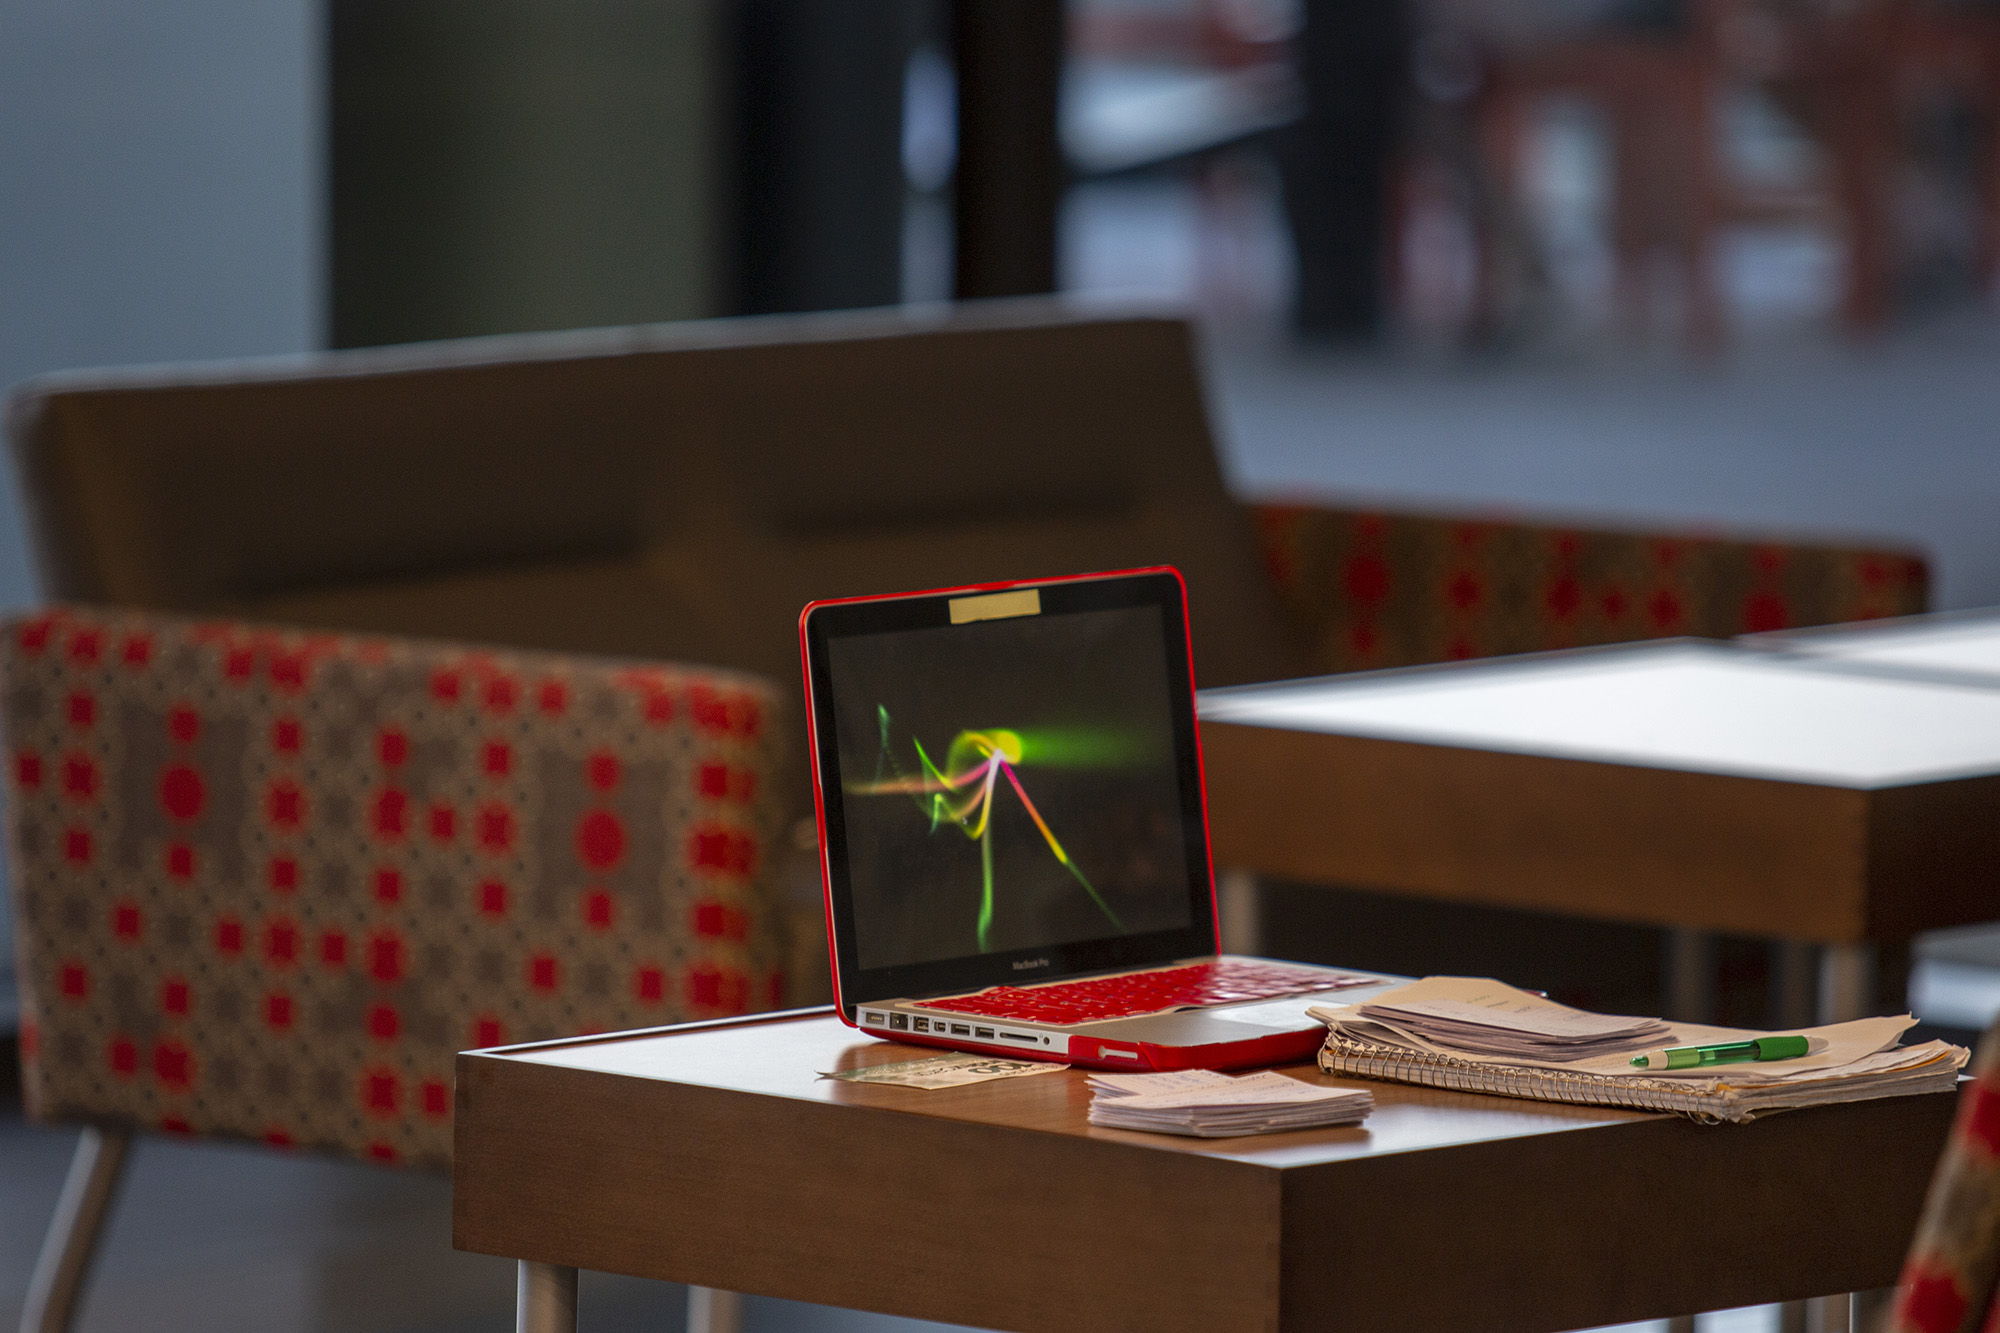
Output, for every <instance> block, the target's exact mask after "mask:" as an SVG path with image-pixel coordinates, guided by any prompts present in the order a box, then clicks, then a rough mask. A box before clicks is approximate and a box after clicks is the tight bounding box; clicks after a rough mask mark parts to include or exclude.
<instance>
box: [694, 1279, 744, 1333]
mask: <svg viewBox="0 0 2000 1333" xmlns="http://www.w3.org/2000/svg"><path fill="white" fill-rule="evenodd" d="M742 1330H743V1294H742V1293H741V1292H736V1291H717V1290H716V1289H715V1288H714V1287H689V1288H688V1320H687V1333H742Z"/></svg>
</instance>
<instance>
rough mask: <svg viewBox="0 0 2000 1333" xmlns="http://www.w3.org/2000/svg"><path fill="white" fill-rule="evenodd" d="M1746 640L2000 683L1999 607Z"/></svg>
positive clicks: (1848, 660)
mask: <svg viewBox="0 0 2000 1333" xmlns="http://www.w3.org/2000/svg"><path fill="white" fill-rule="evenodd" d="M1744 642H1745V643H1746V644H1748V645H1749V646H1751V647H1755V648H1771V649H1776V650H1778V651H1781V652H1787V653H1797V654H1804V655H1807V656H1811V657H1817V658H1823V659H1826V660H1829V661H1837V662H1845V663H1848V664H1849V665H1852V666H1857V667H1875V668H1881V669H1884V670H1888V671H1897V672H1903V673H1906V674H1910V675H1918V676H1922V675H1928V676H1931V677H1933V678H1937V679H1957V680H1959V681H1961V682H1963V683H1965V684H1984V685H1988V686H2000V609H1992V608H1988V609H1984V610H1979V611H1956V612H1948V613H1946V614H1943V615H1933V616H1907V617H1903V618H1899V619H1896V620H1884V621H1877V622H1871V623H1866V624H1859V625H1828V626H1825V627H1822V628H1819V629H1807V630H1788V631H1786V632H1783V633H1779V634H1760V635H1756V636H1754V637H1751V638H1748V639H1745V640H1744Z"/></svg>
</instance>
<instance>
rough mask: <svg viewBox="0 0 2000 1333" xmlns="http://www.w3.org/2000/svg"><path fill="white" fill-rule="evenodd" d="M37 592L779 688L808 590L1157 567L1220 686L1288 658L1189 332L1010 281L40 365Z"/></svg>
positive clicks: (35, 424) (1270, 671) (791, 675)
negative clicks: (758, 314) (881, 300)
mask: <svg viewBox="0 0 2000 1333" xmlns="http://www.w3.org/2000/svg"><path fill="white" fill-rule="evenodd" d="M9 416H10V432H11V434H12V437H13V441H14V446H15V449H16V451H17V455H18V458H19V462H20V464H21V466H22V469H23V473H24V479H25V483H26V487H27V491H28V495H29V507H30V510H31V514H32V522H33V523H34V525H35V529H36V540H37V543H38V546H39V550H40V554H41V559H42V564H43V574H44V580H45V584H46V590H47V592H48V593H49V594H50V595H51V596H54V597H61V598H65V599H71V600H80V601H91V602H108V603H116V604H121V605H128V606H134V607H145V608H152V609H165V610H176V611H191V612H197V613H216V614H226V615H232V616H240V617H248V618H255V619H258V620H265V621H278V622H290V623H298V624H306V625H314V626H325V627H330V628H336V629H347V630H373V631H383V632H393V633H406V634H422V635H432V636H450V637H456V638H463V639H474V640H483V641H488V642H493V643H500V644H509V645H518V646H523V647H534V648H558V649H566V650H580V651H591V652H604V653H614V654H630V655H636V656H644V657H654V658H666V659H672V660H677V661H683V662H712V663H718V664H722V665H727V666H735V667H741V668H747V669H750V670H755V671H759V672H764V673H767V674H771V675H774V676H777V677H778V678H780V679H789V680H794V681H795V680H796V678H797V675H798V666H797V661H798V655H797V646H796V642H797V641H796V632H795V624H796V617H797V615H798V611H799V608H800V607H801V606H802V605H803V604H804V603H805V602H807V601H808V600H811V599H812V598H815V597H832V596H844V595H852V594H860V593H870V592H893V591H901V590H907V589H914V588H919V587H930V586H938V585H943V584H953V583H963V582H975V581H986V580H999V579H1013V578H1031V577H1038V576H1043V575H1054V574H1065V573H1073V572H1078V571H1083V570H1091V569H1106V568H1115V567H1120V566H1129V565H1139V564H1151V563H1172V564H1175V565H1178V566H1179V567H1180V568H1181V569H1182V570H1183V571H1184V572H1185V574H1186V575H1187V579H1188V585H1189V591H1190V598H1191V601H1192V614H1193V623H1194V625H1195V627H1196V629H1195V634H1196V659H1197V670H1198V672H1199V675H1200V678H1201V680H1202V682H1203V683H1204V684H1224V683H1231V682H1238V681H1247V680H1255V679H1267V678H1271V677H1276V676H1283V675H1286V674H1291V673H1295V671H1296V670H1297V668H1298V666H1299V665H1300V663H1299V659H1298V658H1297V657H1295V656H1294V654H1293V651H1292V649H1291V646H1290V645H1289V644H1288V643H1286V642H1285V640H1284V639H1283V631H1282V630H1281V628H1280V626H1281V621H1280V613H1279V611H1278V608H1277V603H1276V599H1275V594H1274V593H1273V591H1272V590H1271V588H1270V586H1269V584H1268V581H1267V580H1265V579H1264V578H1263V577H1262V574H1261V571H1260V569H1259V568H1258V565H1257V560H1256V557H1255V555H1254V552H1253V542H1252V538H1251V535H1250V532H1249V528H1248V523H1247V520H1246V518H1245V516H1244V515H1243V513H1242V511H1241V510H1240V509H1239V508H1238V507H1237V506H1236V505H1234V504H1233V503H1232V502H1231V501H1230V500H1229V498H1228V496H1227V495H1226V493H1225V491H1224V488H1223V483H1222V478H1221V476H1220V473H1219V471H1218V469H1217V464H1216V461H1215V453H1214V449H1213V446H1212V443H1211V440H1210V436H1209V431H1208V422H1207V417H1206V413H1205V411H1204V407H1203V403H1202V398H1201V388H1200V381H1199V377H1198V373H1197V370H1196V364H1195V357H1194V349H1193V346H1192V341H1191V334H1190V331H1189V329H1188V327H1187V326H1186V325H1185V324H1184V323H1182V322H1180V321H1178V320H1170V319H1159V318H1115V319H1102V318H1098V319H1090V318H1077V317H1074V316H1071V315H1069V314H1066V313H1064V312H1063V311H1062V310H1061V309H1060V308H1059V307H1055V306H1053V305H1051V304H1048V303H1040V302H1034V303H1007V304H1003V305H998V306H993V307H987V308H984V309H974V310H973V311H971V312H970V313H960V314H954V315H951V316H948V317H939V316H935V315H933V316H931V317H929V318H928V319H922V318H913V317H911V316H908V315H899V314H893V313H888V314H864V315H842V316H821V317H798V318H785V319H766V320H749V321H722V322H716V323H710V324H696V325H683V326H662V327H653V328H639V329H623V330H597V331H591V332H588V333H582V334H563V335H547V336H536V337H528V338H506V339H480V340H470V341H466V342H459V343H439V344H430V345H421V346H415V347H409V348H397V349H387V350H382V351H371V352H359V353H335V354H328V355H324V356H317V357H309V358H302V359H298V360H295V361H288V362H283V363H271V362H263V363H241V364H236V365H222V366H213V367H190V368H184V369H170V370H167V371H164V372H158V373H129V372H128V373H108V374H100V375H96V376H91V377H77V376H65V377H54V378H50V379H45V380H41V381H36V382H33V383H31V384H29V385H27V386H24V388H23V389H22V390H21V391H19V392H18V393H17V394H16V395H15V398H14V401H13V403H12V405H11V410H10V414H9Z"/></svg>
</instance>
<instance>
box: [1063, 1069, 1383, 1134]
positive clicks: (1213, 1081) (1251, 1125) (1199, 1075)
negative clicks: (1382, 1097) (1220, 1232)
mask: <svg viewBox="0 0 2000 1333" xmlns="http://www.w3.org/2000/svg"><path fill="white" fill-rule="evenodd" d="M1090 1086H1091V1089H1092V1091H1093V1092H1094V1094H1095V1095H1094V1096H1093V1097H1092V1098H1091V1100H1090V1123H1091V1124H1093V1125H1103V1126H1105V1127H1106V1128H1110V1129H1143V1130H1150V1131H1152V1132H1154V1133H1156V1134H1191V1135H1194V1136H1195V1137H1197V1138H1204V1139H1223V1138H1234V1137H1237V1136H1239V1135H1243V1134H1272V1133H1277V1132H1278V1131H1280V1130H1288V1129H1318V1128H1321V1127H1322V1126H1325V1125H1351V1124H1354V1123H1355V1122H1356V1121H1358V1120H1360V1119H1361V1118H1362V1117H1363V1116H1365V1115H1367V1114H1368V1113H1369V1112H1370V1111H1372V1110H1374V1109H1375V1099H1374V1098H1373V1097H1372V1096H1370V1095H1369V1094H1368V1093H1366V1092H1363V1091H1361V1090H1360V1089H1358V1088H1323V1087H1317V1086H1315V1085H1313V1084H1311V1083H1302V1082H1300V1081H1299V1080H1298V1079H1295V1078H1287V1077H1286V1076H1285V1075H1283V1074H1280V1073H1278V1072H1277V1071H1275V1070H1270V1069H1267V1070H1264V1071H1262V1072H1261V1073H1256V1074H1245V1075H1242V1076H1241V1077H1239V1078H1231V1077H1230V1076H1229V1075H1227V1074H1218V1073H1215V1072H1214V1071H1212V1070H1207V1069H1184V1070H1178V1071H1176V1072H1174V1073H1171V1074H1092V1075H1091V1076H1090Z"/></svg>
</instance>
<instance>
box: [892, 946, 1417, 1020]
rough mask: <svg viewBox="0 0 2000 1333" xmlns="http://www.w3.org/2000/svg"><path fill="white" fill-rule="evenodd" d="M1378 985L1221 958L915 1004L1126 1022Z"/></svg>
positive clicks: (996, 1014) (1018, 1016)
mask: <svg viewBox="0 0 2000 1333" xmlns="http://www.w3.org/2000/svg"><path fill="white" fill-rule="evenodd" d="M1376 980H1377V978H1375V977H1365V976H1356V975H1354V974H1352V973H1347V972H1323V971H1318V970H1316V969H1312V968H1304V967H1289V966H1287V965H1285V964H1283V963H1260V962H1253V961H1251V960H1249V959H1240V958H1223V959H1217V960H1216V961H1215V962H1212V963H1192V964H1189V965H1188V966H1185V967H1166V968H1158V969H1156V970H1154V971H1151V972H1127V973H1123V974H1121V975H1119V976H1112V977H1092V978H1090V979H1089V980H1086V981H1056V982H1051V983H1049V984H1048V985H1045V986H992V987H988V988H987V989H986V990H983V991H979V992H976V993H975V994H972V995H953V996H948V997H946V998H944V999H939V1000H920V1001H917V1005H918V1007H920V1008H924V1009H942V1010H945V1011H946V1012H947V1013H953V1014H976V1015H978V1016H979V1017H981V1018H999V1019H1013V1020H1014V1021H1016V1022H1020V1023H1060V1024H1065V1025H1066V1024H1071V1023H1097V1022H1102V1021H1104V1020H1105V1019H1109V1018H1132V1017H1136V1016H1137V1015H1139V1014H1156V1013H1160V1012H1162V1011H1164V1010H1169V1009H1189V1008H1201V1007H1206V1006H1209V1005H1216V1004H1232V1003H1235V1002H1237V1001H1239V1000H1270V999H1276V998H1278V997H1279V996H1283V995H1307V994H1311V993H1312V992H1315V991H1329V990H1344V989H1346V988H1347V987H1349V986H1366V985H1370V984H1372V983H1374V982H1375V981H1376Z"/></svg>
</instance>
